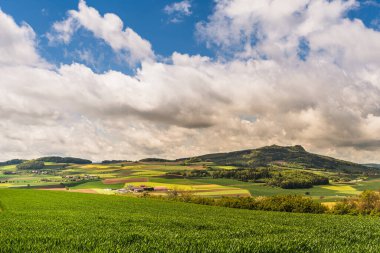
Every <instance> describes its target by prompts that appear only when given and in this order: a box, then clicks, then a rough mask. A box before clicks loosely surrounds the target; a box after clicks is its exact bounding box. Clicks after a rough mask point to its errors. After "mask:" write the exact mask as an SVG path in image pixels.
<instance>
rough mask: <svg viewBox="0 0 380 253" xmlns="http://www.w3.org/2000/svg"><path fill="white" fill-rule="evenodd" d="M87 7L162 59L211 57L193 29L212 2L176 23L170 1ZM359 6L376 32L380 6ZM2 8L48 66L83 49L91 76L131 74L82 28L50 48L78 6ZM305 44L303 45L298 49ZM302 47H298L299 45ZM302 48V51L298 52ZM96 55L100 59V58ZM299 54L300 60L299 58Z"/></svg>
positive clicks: (2, 2) (16, 0)
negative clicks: (57, 26) (56, 27)
mask: <svg viewBox="0 0 380 253" xmlns="http://www.w3.org/2000/svg"><path fill="white" fill-rule="evenodd" d="M86 2H87V5H88V6H91V7H94V8H95V9H97V10H98V11H99V12H100V14H101V15H104V14H105V13H114V14H116V15H118V16H119V17H120V18H121V19H122V20H123V22H124V26H128V27H130V28H132V29H133V30H134V31H135V32H137V33H138V34H139V35H140V36H141V37H143V38H144V39H146V40H148V41H149V42H150V43H151V44H152V46H153V50H154V51H155V53H156V54H157V55H159V56H162V57H169V56H170V55H171V54H172V53H173V52H175V51H176V52H179V53H186V54H190V55H196V54H200V55H202V56H209V57H215V50H213V49H212V48H207V47H206V44H205V43H203V42H202V41H199V39H198V38H197V36H196V35H195V26H196V24H197V23H198V22H205V21H207V18H208V16H210V15H211V14H212V12H213V9H214V8H215V2H214V1H213V0H191V1H189V2H190V4H191V14H190V15H188V16H183V17H182V18H181V20H180V22H176V23H174V22H171V18H172V16H173V15H169V14H167V13H166V12H165V11H164V9H165V7H166V6H169V5H171V4H174V3H176V2H179V1H170V0H143V1H134V0H123V1H120V0H109V1H103V0H87V1H86ZM358 3H360V6H359V7H358V8H354V9H352V10H351V11H349V13H348V17H350V18H351V19H355V18H358V19H360V20H362V21H363V22H364V24H365V25H366V26H367V27H369V28H372V29H377V30H379V29H380V15H379V12H380V1H376V0H370V1H368V0H366V1H358ZM0 7H1V9H2V10H3V11H4V12H6V13H8V14H10V15H12V17H13V18H14V19H15V20H16V22H18V23H22V22H26V23H28V24H29V25H30V26H31V27H32V28H33V29H34V31H35V32H36V34H37V36H38V44H39V47H38V49H39V51H40V53H41V55H42V56H43V57H44V58H46V59H47V60H49V62H51V63H55V64H58V65H59V64H61V63H72V62H82V63H85V62H83V60H81V59H80V58H79V57H78V56H77V55H75V54H74V52H75V51H76V50H77V51H79V50H82V49H84V48H86V50H88V51H89V52H96V53H95V54H94V55H96V58H97V60H98V63H97V64H89V63H87V64H88V65H89V67H91V68H92V69H93V70H94V71H96V72H99V73H101V72H104V71H107V70H110V69H113V70H119V71H122V72H126V73H132V72H131V68H130V66H126V65H125V64H124V63H123V62H121V61H120V60H119V59H117V57H115V54H114V52H113V51H112V50H111V49H110V48H109V46H108V45H106V44H105V43H104V42H102V41H101V40H99V39H96V38H94V36H92V34H91V33H90V32H88V31H84V30H83V29H82V30H81V31H80V32H79V33H76V34H75V35H74V38H73V40H72V42H71V43H69V44H68V45H63V44H58V45H51V44H49V41H48V39H47V37H46V34H47V33H48V32H49V31H51V27H52V25H53V24H54V23H55V22H57V21H61V20H64V19H65V18H66V17H67V11H69V10H72V9H74V10H75V9H77V8H78V1H76V0H69V1H51V0H38V1H30V0H0ZM302 45H304V44H302ZM302 45H301V46H302ZM301 49H302V48H301ZM99 52H101V54H99ZM304 53H305V52H301V54H300V56H301V57H305V56H304Z"/></svg>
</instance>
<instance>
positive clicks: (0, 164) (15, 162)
mask: <svg viewBox="0 0 380 253" xmlns="http://www.w3.org/2000/svg"><path fill="white" fill-rule="evenodd" d="M25 161H26V160H22V159H12V160H9V161H5V162H0V166H7V165H17V164H20V163H23V162H25Z"/></svg>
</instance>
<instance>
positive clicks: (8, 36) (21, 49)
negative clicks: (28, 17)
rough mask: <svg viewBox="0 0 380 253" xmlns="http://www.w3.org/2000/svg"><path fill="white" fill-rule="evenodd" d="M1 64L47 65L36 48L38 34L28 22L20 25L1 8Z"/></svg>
mask: <svg viewBox="0 0 380 253" xmlns="http://www.w3.org/2000/svg"><path fill="white" fill-rule="evenodd" d="M0 31H1V36H0V56H1V57H0V64H1V65H13V64H24V65H30V66H37V65H45V64H46V63H45V62H44V61H43V60H42V59H41V58H40V56H39V55H38V52H37V50H36V38H35V37H36V35H35V33H34V31H33V29H32V28H31V27H30V26H29V25H28V24H26V23H24V24H21V25H20V26H18V25H17V24H16V22H15V21H14V20H13V18H12V17H11V16H9V15H7V14H5V13H4V12H3V11H1V10H0Z"/></svg>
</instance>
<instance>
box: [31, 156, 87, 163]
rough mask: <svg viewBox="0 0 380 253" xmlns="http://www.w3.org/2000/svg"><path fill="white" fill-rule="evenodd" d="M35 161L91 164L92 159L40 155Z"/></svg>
mask: <svg viewBox="0 0 380 253" xmlns="http://www.w3.org/2000/svg"><path fill="white" fill-rule="evenodd" d="M37 161H42V162H52V163H75V164H91V163H92V161H90V160H86V159H82V158H76V157H60V156H47V157H40V158H38V159H37Z"/></svg>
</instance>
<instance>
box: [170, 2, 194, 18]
mask: <svg viewBox="0 0 380 253" xmlns="http://www.w3.org/2000/svg"><path fill="white" fill-rule="evenodd" d="M164 12H165V13H166V14H167V15H169V16H170V22H172V23H179V22H182V21H183V18H184V17H186V16H190V15H191V14H192V11H191V3H190V1H189V0H184V1H181V2H175V3H172V4H169V5H166V6H165V8H164Z"/></svg>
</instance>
